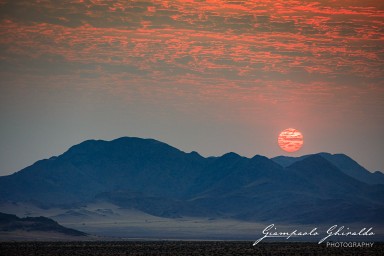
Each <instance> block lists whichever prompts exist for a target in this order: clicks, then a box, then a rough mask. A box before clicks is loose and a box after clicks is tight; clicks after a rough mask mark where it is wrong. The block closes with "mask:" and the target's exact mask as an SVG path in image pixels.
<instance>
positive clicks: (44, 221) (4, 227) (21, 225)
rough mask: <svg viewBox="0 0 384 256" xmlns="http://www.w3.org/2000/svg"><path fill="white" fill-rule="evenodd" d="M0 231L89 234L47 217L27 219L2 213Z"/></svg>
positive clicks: (0, 215)
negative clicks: (64, 225)
mask: <svg viewBox="0 0 384 256" xmlns="http://www.w3.org/2000/svg"><path fill="white" fill-rule="evenodd" d="M0 231H1V232H13V231H27V232H33V231H41V232H56V233H61V234H64V235H68V236H86V235H87V234H85V233H83V232H80V231H77V230H74V229H70V228H66V227H63V226H61V225H59V224H58V223H57V222H56V221H54V220H52V219H49V218H45V217H26V218H19V217H17V216H16V215H12V214H6V213H1V212H0Z"/></svg>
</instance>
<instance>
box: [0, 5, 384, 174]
mask: <svg viewBox="0 0 384 256" xmlns="http://www.w3.org/2000/svg"><path fill="white" fill-rule="evenodd" d="M0 18H1V20H0V86H1V87H0V120H1V126H0V129H1V133H0V175H5V174H9V173H12V172H15V171H18V170H20V169H21V168H23V167H26V166H28V165H31V164H32V163H34V162H35V161H37V160H40V159H43V158H49V157H51V156H53V155H59V154H62V153H63V152H64V151H66V150H67V149H68V148H69V147H70V146H72V145H74V144H78V143H80V142H82V141H83V140H86V139H104V140H111V139H115V138H118V137H121V136H136V137H143V138H154V139H158V140H161V141H164V142H166V143H168V144H170V145H173V146H175V147H177V148H179V149H181V150H183V151H186V152H190V151H198V152H199V153H200V154H202V155H204V156H212V155H214V156H217V155H221V154H223V153H226V152H229V151H233V152H237V153H238V154H240V155H244V156H247V157H251V156H253V155H255V154H260V155H265V156H267V157H273V156H277V155H287V154H289V153H286V152H284V151H282V150H281V149H280V148H279V146H278V144H277V136H278V134H279V133H280V132H281V131H282V130H284V129H286V128H289V127H293V128H296V129H298V130H300V131H301V132H302V133H303V135H304V146H303V148H302V149H301V150H300V151H298V152H296V153H293V154H290V155H291V156H299V155H303V154H310V153H317V152H324V151H325V152H330V153H345V154H347V155H349V156H351V157H352V158H353V159H355V160H356V161H358V162H359V163H360V164H362V165H363V166H364V167H366V168H368V169H369V170H372V171H373V170H384V158H383V153H384V139H383V138H384V136H383V131H384V1H382V0H374V1H373V0H364V1H361V0H338V1H334V0H321V1H317V2H316V1H294V0H259V1H241V0H237V1H224V0H205V1H204V0H183V1H176V0H175V1H164V0H148V1H122V0H118V1H100V0H77V1H76V0H73V1H62V0H60V1H59V0H0Z"/></svg>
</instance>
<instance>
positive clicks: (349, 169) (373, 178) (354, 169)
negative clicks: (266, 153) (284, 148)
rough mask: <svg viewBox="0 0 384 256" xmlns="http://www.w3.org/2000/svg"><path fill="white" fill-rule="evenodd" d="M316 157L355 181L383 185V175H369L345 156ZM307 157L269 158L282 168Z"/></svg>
mask: <svg viewBox="0 0 384 256" xmlns="http://www.w3.org/2000/svg"><path fill="white" fill-rule="evenodd" d="M317 155H320V156H322V157H323V158H325V159H326V160H328V161H329V162H331V163H332V164H334V165H335V166H336V167H337V168H339V170H340V171H342V172H343V173H345V174H347V175H349V176H351V177H353V178H355V179H357V180H360V181H362V182H365V183H368V184H384V174H383V173H381V172H378V171H376V172H374V173H371V172H370V171H368V170H367V169H365V168H364V167H362V166H361V165H359V164H358V163H357V162H356V161H354V160H353V159H352V158H350V157H349V156H347V155H345V154H329V153H319V154H317ZM309 156H310V155H304V156H301V157H288V156H277V157H274V158H271V160H273V161H274V162H276V163H278V164H280V165H281V166H283V167H288V166H289V165H291V164H293V163H295V162H297V161H301V160H303V159H304V158H307V157H309Z"/></svg>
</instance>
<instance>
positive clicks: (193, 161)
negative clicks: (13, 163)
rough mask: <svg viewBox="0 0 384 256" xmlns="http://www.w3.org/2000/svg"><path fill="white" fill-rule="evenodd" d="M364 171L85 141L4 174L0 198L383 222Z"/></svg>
mask: <svg viewBox="0 0 384 256" xmlns="http://www.w3.org/2000/svg"><path fill="white" fill-rule="evenodd" d="M360 167H361V166H360ZM360 167H359V165H358V164H357V163H356V162H354V161H353V160H352V159H350V158H348V157H347V156H344V155H343V156H339V155H336V156H335V155H330V154H326V153H320V154H314V155H309V156H304V157H301V158H287V157H278V158H273V159H268V158H266V157H264V156H259V155H256V156H254V157H252V158H246V157H242V156H240V155H238V154H236V153H227V154H224V155H223V156H220V157H209V158H204V157H202V156H201V155H199V154H198V153H196V152H192V153H185V152H182V151H180V150H178V149H176V148H174V147H172V146H169V145H167V144H165V143H162V142H159V141H156V140H153V139H140V138H130V137H123V138H119V139H116V140H113V141H102V140H88V141H85V142H82V143H80V144H78V145H75V146H73V147H71V148H70V149H69V150H68V151H67V152H65V153H64V154H62V155H60V156H57V157H52V158H50V159H46V160H41V161H38V162H36V163H35V164H33V165H31V166H29V167H27V168H25V169H23V170H21V171H19V172H17V173H14V174H12V175H8V176H3V177H0V201H3V202H27V203H33V204H35V205H38V206H40V207H46V208H51V207H66V208H68V209H70V208H71V207H73V206H76V205H81V204H86V203H90V202H94V201H100V200H101V201H106V202H111V203H113V204H115V205H118V206H120V207H123V208H129V209H137V210H140V211H143V212H146V213H149V214H152V215H155V216H162V217H169V218H178V217H182V216H199V217H209V218H216V217H220V218H233V219H238V220H250V221H280V222H289V223H292V222H294V223H319V222H321V223H326V222H330V223H335V222H337V221H342V222H346V221H348V222H371V223H380V224H383V217H382V216H384V200H383V198H384V185H382V184H374V183H380V182H373V181H372V179H371V178H367V177H370V175H374V174H371V173H366V172H367V171H366V170H365V169H364V168H362V167H361V168H360ZM379 176H380V175H379ZM377 180H379V179H377Z"/></svg>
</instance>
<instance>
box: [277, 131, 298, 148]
mask: <svg viewBox="0 0 384 256" xmlns="http://www.w3.org/2000/svg"><path fill="white" fill-rule="evenodd" d="M277 143H278V144H279V146H280V148H281V149H282V150H284V151H286V152H289V153H292V152H296V151H298V150H299V149H300V148H301V147H302V146H303V143H304V140H303V134H302V133H301V132H300V131H299V130H296V129H294V128H288V129H285V130H284V131H282V132H281V133H280V134H279V137H278V139H277Z"/></svg>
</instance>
